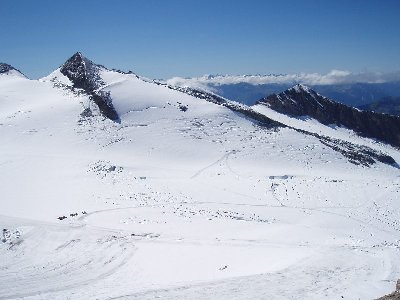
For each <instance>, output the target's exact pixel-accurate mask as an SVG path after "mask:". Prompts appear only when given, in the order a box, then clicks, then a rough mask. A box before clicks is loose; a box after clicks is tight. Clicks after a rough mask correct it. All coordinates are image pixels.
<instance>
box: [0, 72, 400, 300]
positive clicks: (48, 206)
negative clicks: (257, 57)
mask: <svg viewBox="0 0 400 300" xmlns="http://www.w3.org/2000/svg"><path fill="white" fill-rule="evenodd" d="M100 75H101V78H102V80H103V81H104V85H102V87H100V88H99V89H101V90H104V91H106V92H110V94H111V97H112V100H113V105H114V107H115V109H116V111H117V113H118V115H119V116H120V119H121V120H120V123H118V122H113V121H111V120H109V119H106V118H104V117H103V116H101V114H100V112H99V110H98V108H97V107H96V105H95V104H94V103H93V102H92V101H91V100H90V99H89V97H88V96H87V95H86V94H85V93H81V92H79V91H77V90H75V91H74V90H72V89H71V88H69V86H70V85H71V84H70V81H69V80H68V78H66V77H65V76H64V75H62V73H60V72H59V71H55V72H54V73H52V74H51V75H50V76H48V77H46V78H43V79H41V80H39V81H36V80H29V79H26V78H24V77H22V76H19V75H16V74H3V75H0V136H1V140H2V143H1V144H2V145H1V147H0V190H1V196H2V197H1V199H2V200H1V202H0V204H1V210H0V224H1V230H3V232H2V236H0V237H1V238H2V240H1V241H0V257H1V259H0V299H21V298H23V299H154V298H162V299H374V298H377V297H379V296H383V295H384V294H387V293H389V292H391V291H392V290H393V289H394V286H395V282H396V281H397V279H398V278H400V202H399V199H400V171H399V169H398V168H397V167H396V166H390V165H387V164H382V163H379V162H377V163H375V164H373V165H371V166H370V167H366V166H363V165H356V164H353V163H350V162H349V160H348V159H347V158H346V157H344V156H343V155H342V154H340V153H339V152H336V151H334V150H333V149H331V148H329V147H327V146H326V145H324V144H322V143H321V142H320V140H319V139H318V138H316V137H314V136H312V135H305V134H302V133H301V132H299V131H295V130H293V129H292V128H269V129H268V128H265V127H263V126H260V125H259V124H258V123H257V122H255V121H252V120H251V119H249V118H244V117H243V116H242V115H241V114H239V113H237V112H234V111H232V110H229V109H228V108H226V107H223V106H219V105H216V104H213V103H210V102H207V101H205V100H202V99H197V98H194V97H192V96H190V95H187V94H184V93H181V92H178V91H175V90H172V89H169V88H168V87H167V86H162V85H156V84H153V83H151V82H146V81H143V80H141V79H140V78H138V77H137V76H135V75H133V74H121V73H118V72H114V71H108V70H102V71H101V74H100ZM182 107H185V108H186V110H184V109H182ZM253 108H254V109H255V110H257V111H258V112H260V113H262V114H265V115H266V116H268V117H270V118H271V119H274V120H277V121H279V122H281V123H284V124H286V125H289V126H291V127H295V128H299V129H303V130H306V131H310V132H316V133H319V134H324V135H326V136H330V137H334V138H340V139H343V140H348V141H351V142H353V143H357V144H360V145H368V146H369V147H371V148H373V149H377V150H379V151H383V152H385V153H388V154H389V155H391V156H392V157H393V158H394V159H395V160H396V162H397V163H399V162H400V153H399V151H398V150H397V149H395V148H393V147H389V146H386V145H384V144H381V143H377V142H375V141H372V140H369V139H365V138H360V137H357V136H354V133H352V132H350V131H348V130H346V129H343V128H333V127H327V126H324V125H321V124H320V123H318V122H316V121H313V120H309V119H305V120H300V119H292V118H289V117H286V116H284V115H281V114H278V113H275V112H273V111H272V110H270V109H268V108H266V107H260V106H256V107H253ZM85 109H90V110H91V112H92V115H85V114H82V112H83V111H85Z"/></svg>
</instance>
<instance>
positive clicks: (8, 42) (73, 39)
mask: <svg viewBox="0 0 400 300" xmlns="http://www.w3.org/2000/svg"><path fill="white" fill-rule="evenodd" d="M399 11H400V1H398V0H380V1H368V0H364V1H358V0H346V1H343V0H331V1H324V0H319V1H318V0H314V1H311V0H308V1H307V0H304V1H301V0H297V1H288V0H287V1H285V0H281V1H267V0H264V1H262V0H246V1H244V0H243V1H234V0H230V1H227V0H220V1H218V0H214V1H208V0H197V1H195V0H186V1H185V0H171V1H165V0H157V1H156V0H118V1H102V0H97V1H94V0H93V1H92V0H86V1H83V0H81V1H75V0H69V1H63V0H58V1H55V0H37V1H31V0H25V1H22V0H12V1H11V0H5V1H2V3H1V17H0V40H1V46H0V61H2V62H7V63H10V64H12V65H14V66H15V67H17V68H19V69H21V71H23V72H24V73H25V74H26V75H28V76H29V77H32V78H38V77H41V76H44V75H47V74H48V73H50V72H51V71H52V70H54V69H55V68H57V67H58V66H59V65H60V64H62V63H63V62H64V61H65V60H66V59H67V58H68V57H70V56H71V55H72V54H73V53H75V52H76V51H81V52H83V53H84V54H85V55H86V56H87V57H88V58H90V59H92V60H93V61H95V62H97V63H101V64H103V65H105V66H107V67H109V68H121V69H124V70H133V71H134V72H136V73H138V74H140V75H143V76H147V77H150V78H168V77H171V76H175V75H177V76H199V75H203V74H215V73H220V74H256V73H261V74H267V73H298V72H320V73H325V72H328V71H330V70H332V69H340V70H349V71H352V72H364V71H380V72H389V71H398V70H400V18H399V16H398V13H399Z"/></svg>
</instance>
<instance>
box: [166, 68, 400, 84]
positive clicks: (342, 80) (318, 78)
mask: <svg viewBox="0 0 400 300" xmlns="http://www.w3.org/2000/svg"><path fill="white" fill-rule="evenodd" d="M397 81H400V71H398V72H392V73H378V72H364V73H352V72H349V71H343V70H332V71H330V72H329V73H326V74H319V73H299V74H284V75H275V74H270V75H242V76H234V75H205V76H202V77H194V78H182V77H173V78H171V79H168V80H167V81H166V82H167V83H168V84H170V85H178V86H191V87H197V88H210V86H218V85H225V84H239V83H248V84H252V85H262V84H274V83H276V84H297V83H302V84H306V85H333V84H351V83H384V82H397Z"/></svg>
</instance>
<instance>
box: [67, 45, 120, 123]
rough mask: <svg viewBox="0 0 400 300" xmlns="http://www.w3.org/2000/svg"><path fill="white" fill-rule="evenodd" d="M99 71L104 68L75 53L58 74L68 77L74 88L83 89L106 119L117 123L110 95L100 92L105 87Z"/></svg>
mask: <svg viewBox="0 0 400 300" xmlns="http://www.w3.org/2000/svg"><path fill="white" fill-rule="evenodd" d="M100 70H106V68H104V67H103V66H101V65H97V64H95V63H94V62H92V61H91V60H89V59H88V58H86V57H85V56H83V55H82V53H81V52H76V53H75V54H74V55H72V56H71V57H70V58H69V59H68V60H67V61H66V62H65V63H64V64H63V65H62V66H61V67H60V72H61V73H62V74H63V75H64V76H66V77H68V79H69V80H70V81H71V82H72V83H73V86H74V88H78V89H83V90H84V91H85V92H86V93H87V94H88V95H90V96H91V98H92V99H93V101H94V102H95V103H96V104H97V106H98V107H99V109H100V111H101V113H102V114H103V115H104V116H105V117H106V118H109V119H111V120H113V121H118V120H119V116H118V114H117V112H116V111H115V109H114V106H113V104H112V99H111V95H110V93H109V92H106V91H103V90H100V89H101V87H103V86H104V85H105V83H104V81H103V79H102V78H101V76H100Z"/></svg>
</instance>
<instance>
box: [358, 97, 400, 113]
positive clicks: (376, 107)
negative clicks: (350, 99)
mask: <svg viewBox="0 0 400 300" xmlns="http://www.w3.org/2000/svg"><path fill="white" fill-rule="evenodd" d="M358 108H360V109H362V110H371V111H375V112H380V113H384V114H390V115H395V116H400V97H384V98H382V99H381V100H380V101H376V102H372V103H369V104H365V105H361V106H359V107H358Z"/></svg>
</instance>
